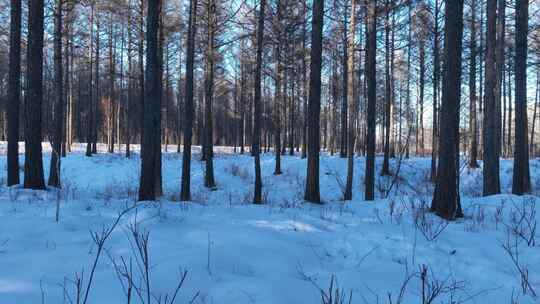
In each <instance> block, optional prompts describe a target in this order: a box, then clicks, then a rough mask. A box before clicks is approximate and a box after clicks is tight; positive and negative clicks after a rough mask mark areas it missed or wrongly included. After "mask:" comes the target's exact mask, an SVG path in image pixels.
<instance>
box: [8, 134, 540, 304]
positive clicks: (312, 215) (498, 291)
mask: <svg viewBox="0 0 540 304" xmlns="http://www.w3.org/2000/svg"><path fill="white" fill-rule="evenodd" d="M0 146H1V148H0V150H2V151H5V143H2V144H0ZM44 148H45V151H46V152H45V154H44V165H45V171H46V172H45V176H48V165H49V158H50V154H49V153H48V152H47V151H50V149H49V148H48V145H44ZM101 148H103V147H101ZM169 151H173V152H169V153H165V154H164V155H163V187H164V197H163V199H162V200H160V201H159V202H146V203H139V204H138V205H137V206H136V207H135V208H134V209H132V210H131V211H129V212H128V213H127V214H126V215H125V216H124V217H122V218H121V220H120V222H119V225H118V226H117V227H116V229H115V230H114V231H113V232H112V234H111V237H110V239H108V240H107V241H106V243H105V249H106V250H105V252H104V253H103V254H102V255H101V257H100V260H99V262H98V265H97V268H96V271H95V277H94V281H93V283H92V288H91V290H90V292H89V301H88V303H126V299H125V295H124V292H123V290H122V286H121V283H120V281H119V279H118V278H117V274H116V272H115V268H114V266H113V263H112V259H115V261H117V262H118V261H119V259H120V257H121V256H123V257H124V258H125V259H127V260H129V258H130V257H132V258H133V261H135V253H134V252H133V250H132V246H133V240H132V238H131V236H130V230H129V227H130V226H132V225H134V224H135V223H136V224H137V225H139V226H140V229H141V231H149V233H150V241H149V244H150V246H149V252H150V264H151V268H150V272H151V278H150V286H151V290H152V293H153V295H154V296H156V297H158V296H159V295H164V294H166V293H169V294H172V292H173V291H174V289H175V287H176V285H177V284H178V280H179V277H180V273H181V270H187V271H188V274H187V277H186V280H185V283H184V285H183V286H182V288H181V290H180V293H179V296H178V298H177V301H176V303H189V301H190V300H191V299H192V298H193V297H194V296H195V295H196V294H197V292H199V295H198V296H197V298H196V300H195V301H194V303H321V292H320V290H319V289H318V288H323V289H325V290H327V289H328V287H329V286H330V280H331V278H332V276H335V278H336V280H337V283H338V285H339V287H340V288H343V290H344V292H345V293H347V295H348V293H349V292H350V291H352V299H353V300H352V303H389V300H388V297H389V294H390V296H391V297H392V301H393V302H392V303H396V302H397V297H398V296H399V293H400V289H401V287H402V284H403V282H404V280H405V279H406V278H407V277H408V276H410V277H411V278H410V279H409V281H408V284H407V285H406V288H405V292H404V295H403V299H402V302H401V303H422V300H421V297H422V293H421V289H422V284H421V276H420V274H419V273H420V270H421V266H422V265H426V266H427V267H429V271H428V279H431V280H434V279H435V280H436V281H437V282H438V283H439V284H440V285H441V286H443V287H445V288H446V289H445V290H446V292H441V295H439V297H438V298H437V300H436V301H435V302H434V303H448V302H449V301H450V300H451V299H452V300H454V301H455V303H460V301H463V302H468V303H511V298H512V297H513V298H514V299H516V300H517V301H518V302H519V303H539V302H538V301H539V300H538V298H535V297H534V296H532V295H531V292H527V294H524V293H523V291H522V286H521V280H520V275H519V273H518V271H517V268H516V267H515V266H514V264H512V260H511V258H510V256H509V255H508V254H507V253H506V252H505V250H504V249H503V246H502V245H503V244H505V243H506V240H507V239H508V236H510V240H511V242H513V241H514V240H516V239H518V238H516V237H514V235H513V234H508V233H507V231H508V229H507V226H511V225H512V221H511V219H512V215H514V218H515V217H516V215H518V213H517V211H519V210H522V209H521V208H522V207H526V208H530V209H526V210H529V211H531V210H533V208H535V207H536V206H537V205H538V204H539V202H540V200H539V199H538V197H537V194H538V192H537V193H535V195H529V196H524V197H517V196H513V195H510V194H508V193H509V191H510V188H511V178H512V160H501V187H502V189H503V194H501V195H497V196H491V197H486V198H482V197H480V194H481V185H482V172H481V169H474V170H471V169H468V168H466V167H464V168H463V169H462V171H461V172H462V173H461V178H460V182H461V195H462V204H463V208H464V211H465V214H466V217H465V218H464V219H461V220H459V221H456V222H452V223H449V224H447V223H446V222H443V221H442V220H440V219H438V218H437V217H435V216H433V215H432V214H429V213H428V214H425V213H423V212H422V211H421V210H422V209H421V208H422V204H424V205H425V206H429V203H430V201H431V191H432V184H431V183H430V182H429V168H430V159H429V158H420V157H418V158H411V159H404V160H403V164H402V166H401V171H400V178H399V179H398V182H397V184H396V186H394V188H393V190H392V192H391V193H390V195H389V196H388V198H384V197H385V196H386V195H385V191H384V190H385V189H387V188H388V187H389V185H390V184H391V183H392V178H391V177H390V178H387V177H385V178H383V177H379V176H378V175H377V180H376V192H377V200H376V201H374V202H365V201H363V193H362V191H363V186H362V181H363V175H364V159H363V158H362V157H358V158H356V159H355V177H354V191H353V196H354V200H353V201H351V202H347V203H344V202H342V201H340V198H341V196H342V195H341V187H340V184H343V182H344V180H345V173H346V159H341V158H339V157H337V156H330V155H327V154H323V155H322V156H321V165H320V168H321V180H320V182H321V196H322V199H323V200H324V202H325V204H324V205H314V204H309V203H305V202H303V201H302V197H303V191H304V179H305V172H306V161H305V160H303V159H301V158H300V157H299V156H298V155H296V156H288V155H286V156H283V157H282V169H283V174H282V175H279V176H275V175H273V169H274V156H273V154H272V153H268V154H264V155H262V158H261V162H262V163H261V164H262V172H263V183H264V188H263V193H264V197H265V200H266V204H265V205H262V206H254V205H252V204H250V202H251V195H252V189H253V180H254V178H253V159H252V158H251V157H250V156H249V154H246V155H239V154H234V153H232V149H231V148H227V147H216V150H215V151H216V153H215V160H214V166H215V174H216V181H217V183H218V187H217V190H215V191H210V190H208V189H206V188H204V187H203V174H204V166H203V163H201V162H200V161H199V158H200V154H199V151H200V148H198V147H195V148H194V157H193V163H192V195H193V200H194V202H191V203H180V202H178V198H179V192H180V174H181V155H178V154H176V153H175V152H174V151H176V147H172V146H170V147H169ZM0 158H1V159H0V171H1V172H5V170H6V169H5V162H6V160H5V155H3V156H1V157H0ZM21 158H22V157H21ZM397 161H398V160H397V159H394V160H392V162H391V165H392V169H393V170H395V168H396V167H397ZM22 163H23V160H22V159H21V164H22ZM381 164H382V159H380V158H377V172H380V165H381ZM139 167H140V163H139V158H138V154H137V153H135V154H134V155H133V156H132V157H131V159H127V158H125V157H124V155H123V154H122V153H118V154H108V153H105V152H103V151H102V152H101V153H99V154H98V155H96V156H93V157H91V158H88V157H85V156H84V146H83V145H76V146H75V151H74V152H73V153H71V154H69V155H68V156H67V157H66V158H64V159H62V180H63V185H64V187H63V189H62V190H61V191H60V192H58V191H55V190H48V191H31V190H25V189H21V188H19V187H12V188H8V187H6V186H5V179H4V180H2V185H3V186H1V187H0V303H18V304H23V303H42V299H44V303H69V301H68V300H66V299H65V297H66V295H65V293H64V288H63V286H64V285H65V286H67V287H66V294H69V295H70V296H71V297H73V296H74V290H75V289H74V285H73V283H72V280H74V278H75V276H76V274H77V273H78V274H79V275H80V274H81V271H82V270H83V269H84V281H85V284H86V282H87V280H88V276H89V274H90V270H91V268H92V262H93V261H94V257H95V255H96V252H97V247H96V245H95V244H94V242H93V240H92V237H91V235H90V232H91V231H97V232H99V231H101V230H102V229H103V227H110V225H111V224H112V223H113V222H114V221H115V219H116V218H117V216H118V214H119V212H121V211H122V210H124V209H125V208H126V207H127V206H131V204H133V202H134V198H135V197H136V194H137V188H138V176H139V170H140V169H139ZM531 174H532V183H533V187H534V190H536V191H538V190H540V161H539V160H532V161H531ZM3 175H4V176H5V173H4V174H3ZM21 176H22V172H21ZM57 203H60V206H61V208H60V221H59V222H58V223H56V222H55V213H56V206H57ZM501 206H503V207H501ZM528 214H530V213H528ZM422 215H425V220H424V221H423V222H421V221H420V222H419V221H418V220H415V216H416V219H418V216H420V217H421V216H422ZM529 219H533V220H536V221H538V220H540V212H536V214H533V215H532V216H531V217H529ZM415 223H416V224H415ZM422 223H424V225H427V226H428V227H427V228H421V227H419V226H421V225H422ZM446 225H447V226H446ZM429 229H431V232H430V231H429ZM437 229H440V234H439V235H438V236H436V237H434V235H435V234H437V233H438V230H437ZM422 231H424V232H422ZM525 231H526V230H525ZM425 234H426V235H427V236H425ZM430 237H434V240H429V239H430ZM539 245H540V243H539V240H538V237H536V242H535V246H527V244H526V242H525V241H524V240H522V239H519V242H518V250H519V265H521V266H522V268H527V269H528V276H529V282H530V284H531V286H532V288H533V289H534V290H535V291H536V293H539V294H540V247H539ZM137 271H138V270H137V269H135V271H134V272H135V277H136V278H139V276H138V272H137ZM137 282H138V279H137ZM431 282H433V281H431ZM83 285H84V284H83ZM451 289H453V290H452V291H448V290H451ZM139 302H140V301H139V298H138V297H135V299H134V302H133V303H139ZM152 303H158V301H157V300H156V299H153V300H152Z"/></svg>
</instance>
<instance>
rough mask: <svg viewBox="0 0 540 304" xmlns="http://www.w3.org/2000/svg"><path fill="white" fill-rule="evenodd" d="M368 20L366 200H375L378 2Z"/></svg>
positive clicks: (369, 10) (369, 6)
mask: <svg viewBox="0 0 540 304" xmlns="http://www.w3.org/2000/svg"><path fill="white" fill-rule="evenodd" d="M366 13H367V19H366V78H367V80H366V81H367V98H368V102H367V138H366V141H367V153H366V154H367V156H366V175H365V179H364V182H365V186H366V188H365V199H366V200H367V201H372V200H374V199H375V138H376V129H375V107H376V102H377V100H376V99H377V91H376V90H377V88H376V81H377V75H376V57H377V55H376V52H377V0H369V1H368V3H367V12H366Z"/></svg>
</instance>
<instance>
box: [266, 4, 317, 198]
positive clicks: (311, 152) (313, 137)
mask: <svg viewBox="0 0 540 304" xmlns="http://www.w3.org/2000/svg"><path fill="white" fill-rule="evenodd" d="M323 18H324V0H314V1H313V17H312V20H311V28H312V30H311V56H310V57H311V68H310V75H309V101H308V117H309V121H308V151H307V152H308V159H307V162H308V164H307V174H306V192H305V195H304V199H305V200H306V201H308V202H313V203H320V202H321V195H320V190H319V151H320V112H321V69H322V40H323V25H324V21H323ZM276 153H279V152H276Z"/></svg>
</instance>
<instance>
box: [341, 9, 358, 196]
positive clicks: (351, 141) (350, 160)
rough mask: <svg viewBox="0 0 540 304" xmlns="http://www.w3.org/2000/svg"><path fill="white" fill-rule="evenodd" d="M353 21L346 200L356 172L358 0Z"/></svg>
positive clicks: (348, 63) (352, 14)
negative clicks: (355, 40)
mask: <svg viewBox="0 0 540 304" xmlns="http://www.w3.org/2000/svg"><path fill="white" fill-rule="evenodd" d="M351 2H352V4H351V22H350V24H349V26H350V30H349V35H350V36H349V37H348V41H347V44H348V45H347V48H348V49H349V51H348V54H349V58H348V60H347V65H348V67H347V71H348V72H349V73H348V75H347V82H348V84H347V95H348V97H347V99H348V102H349V104H348V105H347V106H348V107H349V109H348V111H347V112H348V113H349V122H348V123H349V127H348V130H349V134H348V137H349V138H348V141H347V183H346V185H345V193H344V195H343V199H344V200H346V201H349V200H352V185H353V175H354V174H353V173H354V141H355V137H356V136H355V135H356V134H355V131H356V130H355V123H356V113H357V112H358V111H357V110H356V98H355V97H356V96H355V86H354V72H355V69H354V47H355V45H354V38H355V36H356V0H351Z"/></svg>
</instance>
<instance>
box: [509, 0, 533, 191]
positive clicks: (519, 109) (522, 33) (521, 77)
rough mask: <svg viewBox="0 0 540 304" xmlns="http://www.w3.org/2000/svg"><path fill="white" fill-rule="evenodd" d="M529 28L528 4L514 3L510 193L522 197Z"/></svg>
mask: <svg viewBox="0 0 540 304" xmlns="http://www.w3.org/2000/svg"><path fill="white" fill-rule="evenodd" d="M528 27H529V1H528V0H517V1H516V37H515V39H516V51H515V59H514V64H515V65H514V68H515V82H516V84H515V88H516V93H515V111H516V118H515V128H514V129H515V138H516V140H515V143H514V175H513V179H512V193H514V194H518V195H521V194H524V193H527V192H530V190H531V177H530V172H529V145H528V139H527V137H528V136H527V135H528V133H527V127H528V125H527V33H528V30H529V29H528Z"/></svg>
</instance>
